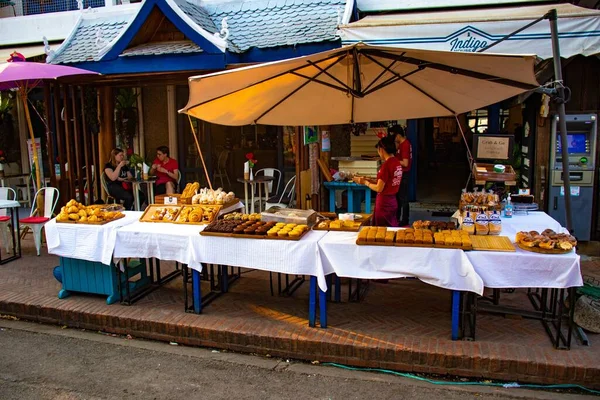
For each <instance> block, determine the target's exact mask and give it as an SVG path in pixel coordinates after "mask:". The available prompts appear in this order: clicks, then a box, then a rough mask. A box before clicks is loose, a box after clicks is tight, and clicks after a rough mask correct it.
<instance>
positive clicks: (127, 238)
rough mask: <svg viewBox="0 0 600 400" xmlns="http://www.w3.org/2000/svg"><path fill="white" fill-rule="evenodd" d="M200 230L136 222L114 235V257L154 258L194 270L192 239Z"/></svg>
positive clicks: (179, 225) (160, 223) (192, 227)
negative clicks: (183, 265)
mask: <svg viewBox="0 0 600 400" xmlns="http://www.w3.org/2000/svg"><path fill="white" fill-rule="evenodd" d="M140 215H141V213H140ZM138 218H139V217H138ZM202 228H203V225H184V224H170V223H163V222H139V221H137V222H134V223H133V224H131V225H128V226H126V227H123V228H122V229H120V230H119V231H118V232H117V243H116V245H115V251H114V257H115V259H117V260H118V259H121V258H128V257H140V258H151V257H154V258H158V259H159V260H163V261H178V262H180V263H183V264H188V265H189V266H190V267H194V266H195V265H194V260H193V258H192V250H191V247H192V238H197V237H200V234H199V232H200V230H201V229H202Z"/></svg>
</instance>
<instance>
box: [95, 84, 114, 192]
mask: <svg viewBox="0 0 600 400" xmlns="http://www.w3.org/2000/svg"><path fill="white" fill-rule="evenodd" d="M98 107H99V108H100V114H99V117H100V132H99V133H98V164H96V165H98V167H99V168H100V169H101V170H102V171H104V165H105V164H106V163H107V162H108V161H109V159H110V151H111V150H112V149H113V148H114V147H115V143H116V136H115V120H114V109H115V98H114V96H113V89H112V88H111V87H101V88H98ZM105 195H106V194H105V193H103V194H102V196H103V197H104V196H105Z"/></svg>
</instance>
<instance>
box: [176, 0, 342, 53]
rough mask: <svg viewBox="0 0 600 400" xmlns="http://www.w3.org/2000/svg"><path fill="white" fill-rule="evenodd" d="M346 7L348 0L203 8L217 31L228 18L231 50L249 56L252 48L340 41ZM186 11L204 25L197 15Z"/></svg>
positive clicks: (281, 0) (267, 0)
mask: <svg viewBox="0 0 600 400" xmlns="http://www.w3.org/2000/svg"><path fill="white" fill-rule="evenodd" d="M180 1H181V0H180ZM188 4H189V3H188ZM345 5H346V1H345V0H255V1H247V0H246V1H235V2H224V3H217V4H215V3H205V4H204V5H203V8H204V9H205V10H206V11H207V12H208V14H209V15H210V17H211V18H212V20H213V23H214V25H215V28H214V29H215V31H217V30H220V29H221V21H222V20H223V18H225V17H227V25H228V28H229V37H228V41H229V42H230V44H232V45H233V46H229V50H230V51H233V52H245V51H247V50H248V49H250V48H252V47H258V48H266V47H277V46H286V45H288V46H289V45H295V44H302V43H318V42H324V41H332V40H337V39H338V37H337V35H336V29H337V25H338V18H339V19H341V17H342V15H343V13H344V8H345ZM182 10H183V11H184V12H185V13H186V14H187V15H188V16H189V17H190V18H192V19H193V20H194V21H196V23H198V24H200V21H197V20H196V18H195V17H194V15H193V14H190V13H188V11H186V9H184V8H182ZM210 32H211V33H212V32H213V31H210Z"/></svg>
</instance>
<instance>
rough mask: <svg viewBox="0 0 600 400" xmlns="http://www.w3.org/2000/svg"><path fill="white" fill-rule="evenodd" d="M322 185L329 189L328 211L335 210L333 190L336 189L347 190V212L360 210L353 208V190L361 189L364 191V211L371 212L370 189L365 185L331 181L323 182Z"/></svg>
mask: <svg viewBox="0 0 600 400" xmlns="http://www.w3.org/2000/svg"><path fill="white" fill-rule="evenodd" d="M323 185H324V186H325V187H326V188H327V189H329V211H331V212H335V192H336V190H347V191H348V212H360V207H358V210H355V209H354V208H355V207H354V192H355V191H361V190H363V191H364V192H365V213H367V214H369V213H371V189H369V188H368V187H367V186H365V185H359V184H358V183H355V182H340V181H331V182H324V183H323Z"/></svg>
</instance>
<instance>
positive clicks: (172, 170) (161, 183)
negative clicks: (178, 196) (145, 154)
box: [150, 146, 179, 194]
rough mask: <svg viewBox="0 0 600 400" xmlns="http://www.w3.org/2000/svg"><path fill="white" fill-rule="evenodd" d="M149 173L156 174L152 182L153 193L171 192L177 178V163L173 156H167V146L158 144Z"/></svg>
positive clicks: (173, 189) (174, 188)
mask: <svg viewBox="0 0 600 400" xmlns="http://www.w3.org/2000/svg"><path fill="white" fill-rule="evenodd" d="M150 172H151V173H153V174H156V176H157V178H158V179H156V183H155V184H154V185H155V187H154V193H155V194H173V193H175V190H176V186H177V179H178V178H179V164H177V161H176V160H175V159H174V158H170V157H169V148H168V147H167V146H160V147H159V148H157V149H156V159H155V160H154V161H153V162H152V168H151V170H150Z"/></svg>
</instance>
